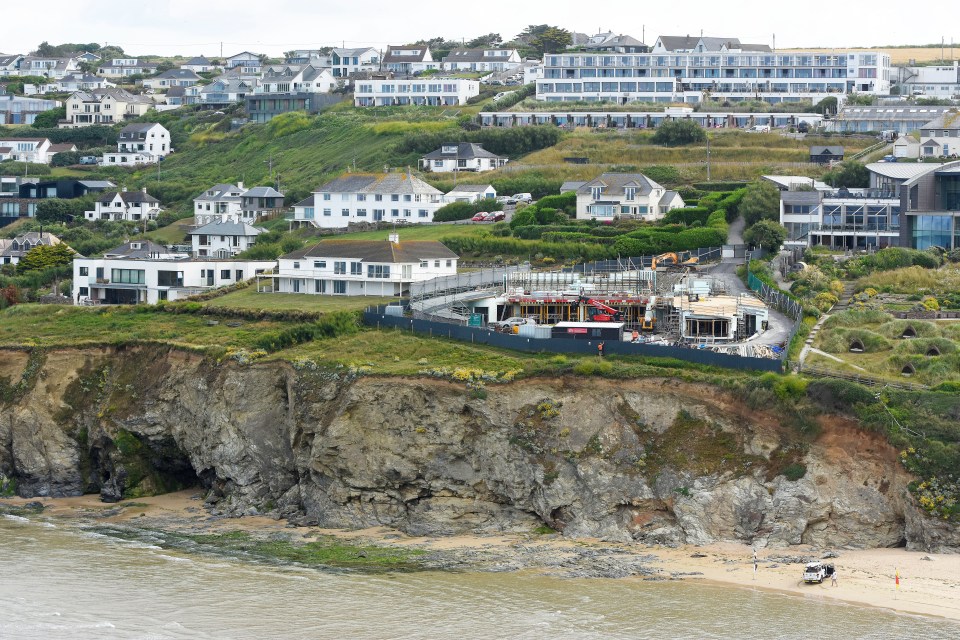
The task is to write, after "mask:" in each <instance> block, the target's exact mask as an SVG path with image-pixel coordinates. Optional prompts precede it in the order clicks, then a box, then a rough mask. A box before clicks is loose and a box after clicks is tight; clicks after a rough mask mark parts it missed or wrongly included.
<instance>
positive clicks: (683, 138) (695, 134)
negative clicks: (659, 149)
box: [651, 118, 707, 147]
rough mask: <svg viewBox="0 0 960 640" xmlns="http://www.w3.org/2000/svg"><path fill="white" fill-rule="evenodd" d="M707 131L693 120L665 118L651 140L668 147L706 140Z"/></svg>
mask: <svg viewBox="0 0 960 640" xmlns="http://www.w3.org/2000/svg"><path fill="white" fill-rule="evenodd" d="M706 140H707V132H706V131H704V130H703V127H701V126H700V125H699V124H697V123H696V122H694V121H693V120H688V119H687V118H683V119H680V120H667V121H666V122H664V123H663V124H661V125H660V126H658V127H657V131H656V133H654V134H653V138H652V139H651V141H652V142H653V143H654V144H662V145H666V146H668V147H679V146H681V145H685V144H693V143H694V142H706Z"/></svg>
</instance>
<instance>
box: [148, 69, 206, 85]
mask: <svg viewBox="0 0 960 640" xmlns="http://www.w3.org/2000/svg"><path fill="white" fill-rule="evenodd" d="M200 80H201V78H200V76H198V75H197V74H196V72H194V71H191V70H190V69H167V70H166V71H164V72H163V73H161V74H159V75H156V76H153V77H152V78H145V79H144V80H143V86H144V87H146V88H148V89H169V88H170V87H192V86H193V85H195V84H197V83H198V82H200Z"/></svg>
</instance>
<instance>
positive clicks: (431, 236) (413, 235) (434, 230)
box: [337, 223, 490, 242]
mask: <svg viewBox="0 0 960 640" xmlns="http://www.w3.org/2000/svg"><path fill="white" fill-rule="evenodd" d="M489 229H490V225H483V224H470V223H466V224H446V223H444V224H408V225H400V226H397V227H396V228H395V230H394V229H381V230H379V231H361V232H359V233H349V234H346V235H342V236H337V239H338V240H339V239H344V240H387V239H388V237H389V236H390V234H391V233H397V234H399V236H400V241H401V242H403V241H404V240H441V239H443V238H454V237H461V236H473V235H484V234H489V233H490V231H489Z"/></svg>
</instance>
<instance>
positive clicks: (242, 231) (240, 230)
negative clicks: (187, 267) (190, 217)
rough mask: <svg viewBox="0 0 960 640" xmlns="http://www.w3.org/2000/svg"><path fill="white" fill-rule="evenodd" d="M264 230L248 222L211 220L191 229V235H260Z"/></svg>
mask: <svg viewBox="0 0 960 640" xmlns="http://www.w3.org/2000/svg"><path fill="white" fill-rule="evenodd" d="M264 231H265V230H264V229H261V228H260V227H254V226H253V225H249V224H247V223H246V222H210V223H208V224H205V225H203V226H201V227H197V228H196V229H194V230H193V231H191V232H190V233H189V235H191V236H197V235H212V236H258V235H260V234H261V233H263V232H264Z"/></svg>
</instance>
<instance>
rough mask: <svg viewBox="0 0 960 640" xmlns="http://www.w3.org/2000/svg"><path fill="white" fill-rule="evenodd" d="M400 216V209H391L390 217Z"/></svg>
mask: <svg viewBox="0 0 960 640" xmlns="http://www.w3.org/2000/svg"><path fill="white" fill-rule="evenodd" d="M399 216H400V209H390V217H391V218H397V217H399Z"/></svg>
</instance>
